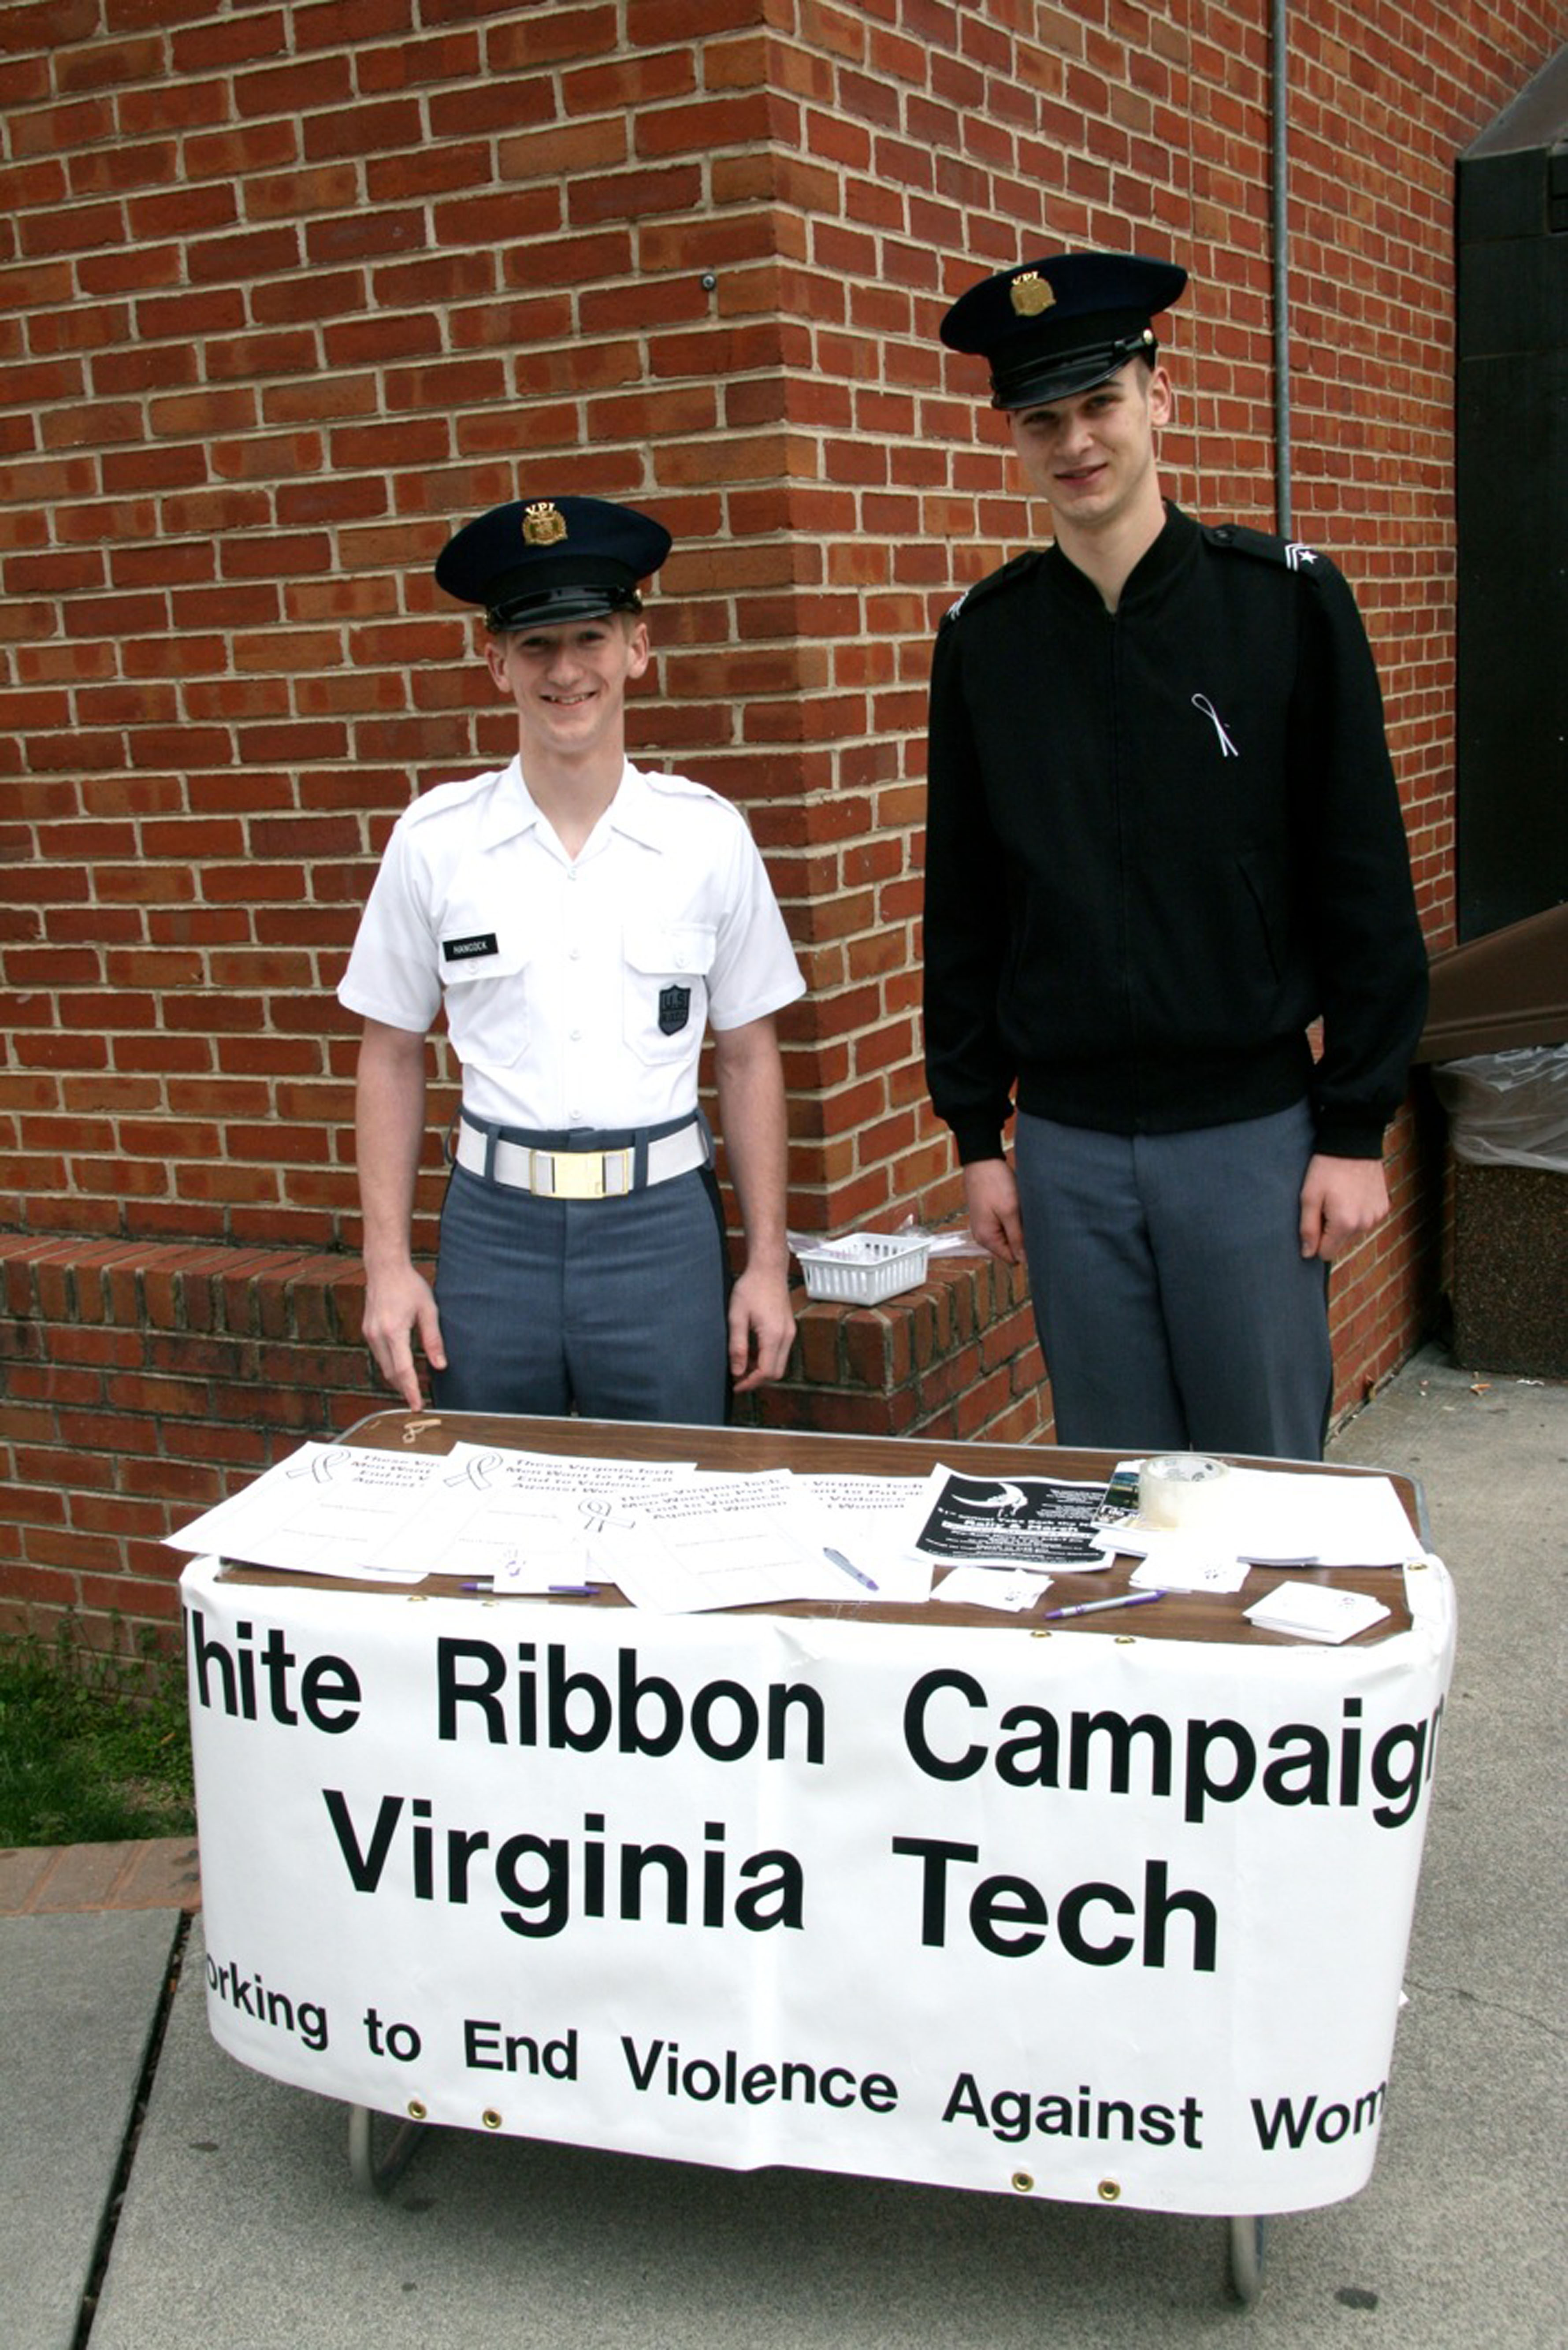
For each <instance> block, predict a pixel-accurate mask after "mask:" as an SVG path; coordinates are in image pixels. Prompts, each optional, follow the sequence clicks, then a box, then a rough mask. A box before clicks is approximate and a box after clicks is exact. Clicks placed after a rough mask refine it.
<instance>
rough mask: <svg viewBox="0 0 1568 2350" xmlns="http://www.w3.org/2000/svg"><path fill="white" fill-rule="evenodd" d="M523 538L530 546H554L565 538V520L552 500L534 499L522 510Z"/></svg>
mask: <svg viewBox="0 0 1568 2350" xmlns="http://www.w3.org/2000/svg"><path fill="white" fill-rule="evenodd" d="M523 536H524V538H525V539H526V540H527V542H528V544H529V546H558V545H559V543H560V541H561V540H562V539H563V538H565V537H566V516H565V515H564V514H563V513H562V512H561V509H560V507H559V506H558V505H556V503H555V501H554V499H552V498H535V501H534V504H532V505H531V506H524V509H523Z"/></svg>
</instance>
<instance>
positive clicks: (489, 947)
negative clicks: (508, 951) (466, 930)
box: [441, 931, 499, 962]
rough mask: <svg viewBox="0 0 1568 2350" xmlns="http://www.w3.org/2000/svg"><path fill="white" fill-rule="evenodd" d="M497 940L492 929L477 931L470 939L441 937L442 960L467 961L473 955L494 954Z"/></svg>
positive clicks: (497, 943)
mask: <svg viewBox="0 0 1568 2350" xmlns="http://www.w3.org/2000/svg"><path fill="white" fill-rule="evenodd" d="M498 945H499V941H497V939H496V936H495V933H494V931H475V933H474V935H473V937H472V938H471V939H442V941H441V961H442V962H469V961H470V960H471V958H472V956H474V955H487V954H494V953H495V952H496V951H497V949H498Z"/></svg>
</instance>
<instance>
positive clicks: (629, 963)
mask: <svg viewBox="0 0 1568 2350" xmlns="http://www.w3.org/2000/svg"><path fill="white" fill-rule="evenodd" d="M623 944H624V954H625V962H626V997H625V1016H626V1041H627V1044H628V1045H629V1046H630V1048H631V1050H632V1051H633V1052H634V1053H635V1054H636V1055H637V1056H638V1058H639V1060H641V1061H647V1062H649V1063H658V1062H660V1061H680V1060H683V1059H685V1058H686V1057H687V1056H688V1055H691V1057H693V1058H694V1057H695V1056H696V1054H697V1051H698V1048H699V1047H700V1046H701V1042H702V1034H703V1031H704V1029H705V1028H706V1027H707V1024H708V973H709V972H711V969H712V968H713V956H714V952H715V950H716V948H717V944H718V932H717V931H716V930H715V929H714V927H713V925H712V924H711V922H658V923H656V922H641V923H632V924H629V925H628V928H627V931H626V934H625V939H624V941H623Z"/></svg>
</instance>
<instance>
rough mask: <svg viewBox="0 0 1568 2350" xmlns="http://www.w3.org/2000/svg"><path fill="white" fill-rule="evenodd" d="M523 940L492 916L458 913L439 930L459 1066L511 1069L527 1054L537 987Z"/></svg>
mask: <svg viewBox="0 0 1568 2350" xmlns="http://www.w3.org/2000/svg"><path fill="white" fill-rule="evenodd" d="M530 962H531V954H530V951H529V948H528V946H527V943H526V941H524V940H522V939H520V938H519V937H518V936H517V934H516V930H515V925H514V926H513V928H512V930H511V931H510V934H509V932H508V926H507V924H506V923H505V921H504V920H497V919H496V917H495V915H494V914H493V912H490V913H486V912H483V911H473V910H469V909H465V910H462V912H461V913H460V914H458V915H456V916H453V917H452V918H450V919H449V920H447V921H446V923H445V924H444V925H443V928H442V931H441V985H442V987H443V988H444V990H445V992H446V1024H447V1033H448V1035H450V1036H451V1038H452V1045H453V1046H454V1048H455V1049H456V1052H457V1055H458V1058H459V1060H461V1061H475V1062H479V1063H482V1064H483V1065H484V1066H488V1067H490V1068H503V1069H506V1068H511V1067H512V1066H514V1064H515V1063H516V1062H518V1061H520V1060H521V1059H522V1058H523V1055H524V1053H525V1052H526V1051H527V1050H528V1045H529V1041H530V1036H531V1033H532V1029H533V1025H534V1018H535V1014H536V1011H537V1006H536V1004H535V1003H534V1001H533V997H534V993H535V989H536V987H537V984H538V979H537V974H536V973H535V972H532V971H531V970H530Z"/></svg>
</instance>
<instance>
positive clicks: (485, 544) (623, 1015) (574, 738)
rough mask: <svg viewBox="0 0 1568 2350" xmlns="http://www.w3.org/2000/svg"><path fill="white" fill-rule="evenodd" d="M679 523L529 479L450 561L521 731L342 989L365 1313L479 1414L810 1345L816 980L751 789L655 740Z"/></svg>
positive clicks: (393, 896)
mask: <svg viewBox="0 0 1568 2350" xmlns="http://www.w3.org/2000/svg"><path fill="white" fill-rule="evenodd" d="M669 549H670V535H669V533H668V532H667V531H666V530H665V529H664V528H663V526H662V525H660V524H659V523H657V522H654V521H653V520H651V519H650V518H649V516H647V515H640V514H637V513H635V512H634V511H633V510H632V509H631V508H629V507H627V506H620V505H612V504H608V503H607V502H606V501H604V500H601V499H597V498H581V497H560V498H553V499H535V500H533V501H524V500H518V501H516V502H514V504H509V505H504V506H498V507H496V508H494V509H493V510H492V511H491V512H490V513H488V514H485V515H481V516H480V517H479V518H478V520H477V521H474V522H472V523H470V524H468V525H466V527H465V528H464V529H462V530H461V531H459V532H458V534H457V535H456V536H455V537H454V538H452V540H450V541H449V542H448V544H447V546H445V548H443V550H442V552H441V556H440V558H439V560H438V562H437V564H436V578H437V580H438V581H439V582H440V584H441V586H442V587H444V588H446V589H447V590H448V591H449V592H450V593H451V594H452V595H454V596H457V597H459V598H462V599H463V600H465V601H468V602H472V603H476V604H479V605H482V606H483V608H484V612H485V619H486V623H487V626H488V628H489V630H490V637H489V641H488V644H487V647H486V655H487V660H488V664H489V669H490V673H491V676H492V678H493V681H494V685H495V687H496V689H497V691H499V692H500V693H502V694H503V695H504V697H505V698H506V699H508V700H509V701H511V702H513V704H514V707H515V709H516V712H517V721H518V752H517V756H516V757H515V758H514V760H513V761H512V763H511V764H510V765H509V766H506V767H504V768H501V769H498V770H496V771H495V772H493V773H491V774H487V775H476V776H473V777H472V778H471V779H469V780H468V781H466V782H462V783H451V784H441V785H437V786H436V787H435V788H434V789H433V790H431V791H430V792H428V793H426V794H425V795H423V796H422V797H421V799H420V800H418V801H417V802H416V803H415V804H414V806H412V807H410V808H409V809H408V810H407V812H406V813H405V814H404V815H403V816H402V817H401V818H400V821H399V823H398V825H397V827H396V828H395V830H394V832H393V834H392V837H391V838H390V840H389V843H388V845H387V850H386V855H385V857H384V858H383V860H382V864H381V868H380V871H379V874H378V876H377V879H376V883H375V886H374V888H373V889H372V891H371V893H370V898H369V903H368V905H367V907H366V910H365V914H364V918H363V920H362V921H361V924H360V928H359V932H358V938H357V940H356V941H355V945H354V951H353V953H352V956H351V957H350V960H349V963H348V971H347V972H346V973H345V975H344V978H343V982H342V984H341V986H340V987H339V989H338V991H337V993H338V997H339V1000H340V1001H341V1002H342V1003H344V1004H346V1005H347V1006H348V1009H349V1010H350V1011H353V1012H357V1013H358V1014H361V1015H362V1016H363V1018H364V1022H365V1030H364V1038H363V1042H362V1044H361V1045H360V1051H359V1072H358V1122H357V1138H358V1173H359V1191H360V1201H361V1204H362V1207H363V1210H364V1221H365V1243H364V1245H365V1272H366V1297H365V1337H366V1342H367V1344H368V1345H369V1348H370V1351H371V1353H372V1355H373V1356H374V1357H375V1359H376V1362H377V1364H378V1366H379V1368H380V1370H381V1372H382V1373H383V1375H384V1376H385V1378H387V1379H388V1380H389V1382H390V1384H391V1385H392V1386H393V1387H394V1388H396V1389H397V1390H398V1392H399V1393H400V1395H401V1397H402V1398H403V1400H404V1402H405V1403H406V1404H407V1405H408V1406H409V1408H410V1410H413V1409H418V1408H419V1405H420V1402H421V1389H420V1377H419V1372H418V1369H417V1367H416V1364H415V1359H414V1346H415V1344H416V1343H417V1345H418V1346H419V1347H420V1348H421V1349H422V1351H423V1353H424V1356H425V1357H426V1359H427V1361H428V1362H429V1364H430V1367H431V1386H432V1391H433V1397H434V1400H435V1402H436V1403H437V1404H438V1405H440V1406H443V1407H444V1408H446V1409H449V1410H454V1411H461V1410H470V1411H515V1412H535V1413H556V1414H558V1413H564V1412H567V1411H572V1410H576V1411H577V1412H580V1413H581V1414H582V1415H583V1416H584V1417H586V1418H593V1419H668V1420H681V1421H689V1422H695V1423H699V1424H706V1425H711V1424H715V1423H717V1422H719V1421H722V1419H723V1418H724V1417H725V1412H726V1409H727V1403H728V1395H729V1392H730V1391H731V1390H733V1391H734V1392H736V1393H742V1392H744V1391H745V1390H747V1389H749V1388H755V1387H757V1386H760V1385H761V1384H762V1383H763V1381H764V1380H767V1379H772V1378H778V1377H779V1376H780V1375H781V1373H782V1372H783V1370H784V1365H785V1362H786V1360H787V1358H788V1356H789V1350H790V1346H791V1343H792V1341H793V1338H794V1312H793V1309H792V1306H791V1305H790V1298H789V1258H788V1246H787V1243H786V1240H785V1236H784V1155H785V1108H784V1076H783V1068H782V1064H781V1062H780V1057H779V1050H778V1043H777V1038H776V1035H775V1033H774V1014H775V1013H777V1012H778V1011H779V1010H780V1009H781V1008H782V1007H783V1006H784V1004H786V1003H793V1002H794V1000H795V999H796V998H797V997H798V996H799V995H801V994H802V993H804V992H805V983H804V981H803V980H802V978H801V976H800V972H799V971H798V969H797V967H796V964H795V960H794V953H793V951H792V950H791V948H790V944H789V940H788V937H787V935H786V933H785V931H784V922H783V920H782V918H781V916H780V914H779V910H778V907H777V904H776V902H775V900H774V895H773V891H772V889H771V888H770V886H769V883H768V879H767V876H766V874H765V873H764V871H763V865H762V860H761V858H759V856H758V854H757V851H756V848H755V847H754V845H753V841H752V837H751V835H750V833H749V832H748V830H747V828H746V826H745V824H744V821H743V820H742V817H741V816H740V815H739V813H738V812H737V811H736V810H735V809H734V808H733V807H732V806H730V804H729V803H728V802H727V801H725V800H722V799H721V798H719V797H718V795H716V794H714V793H712V792H711V791H709V790H707V789H706V788H705V787H704V786H703V785H701V784H695V783H691V782H689V781H688V780H687V779H686V778H685V777H683V776H680V775H653V774H648V773H645V772H642V771H640V770H639V769H638V768H636V767H634V766H632V765H631V764H629V762H628V759H627V757H626V752H625V697H626V690H627V687H628V683H629V682H630V681H633V680H634V679H636V678H639V677H641V676H642V675H643V673H644V671H646V670H647V668H648V664H649V639H648V629H647V624H646V622H645V621H644V619H642V617H641V611H642V608H641V600H640V598H639V592H638V590H639V582H640V581H641V580H643V579H645V578H647V577H649V575H650V574H651V573H652V572H654V571H657V570H658V568H659V566H660V564H661V563H662V562H663V560H664V558H665V556H666V555H667V554H668V553H669ZM443 999H444V1003H445V1011H446V1023H447V1029H448V1033H449V1035H451V1038H452V1045H453V1048H454V1050H455V1051H456V1053H457V1055H458V1058H459V1060H460V1061H461V1062H462V1112H461V1116H460V1118H459V1121H458V1125H457V1130H456V1131H457V1139H456V1143H455V1148H454V1152H453V1158H454V1165H453V1168H452V1177H451V1180H450V1183H449V1186H448V1191H447V1196H446V1201H445V1204H444V1206H443V1209H442V1212H441V1246H440V1256H439V1260H438V1269H437V1274H436V1282H435V1287H434V1290H433V1292H432V1290H431V1287H430V1285H429V1284H427V1282H426V1281H425V1280H424V1278H423V1276H422V1274H421V1273H420V1272H419V1271H418V1269H417V1267H416V1266H415V1264H414V1263H413V1259H412V1254H411V1241H410V1222H411V1216H412V1209H413V1198H414V1181H415V1175H416V1171H417V1168H418V1163H419V1155H420V1149H421V1139H422V1136H423V1133H424V1126H425V1037H426V1034H427V1032H428V1030H429V1029H430V1027H431V1023H432V1022H433V1020H434V1018H435V1016H436V1014H437V1012H438V1011H439V1010H440V1009H441V1004H442V1001H443ZM709 1028H711V1031H712V1034H713V1046H714V1050H713V1075H714V1081H715V1087H716V1090H717V1095H718V1105H719V1118H720V1124H721V1127H722V1131H723V1135H724V1139H725V1145H726V1149H727V1151H728V1156H729V1164H730V1171H731V1175H732V1180H733V1184H734V1189H735V1194H736V1199H737V1201H738V1203H739V1207H740V1211H741V1219H742V1227H743V1232H744V1249H745V1261H744V1264H743V1267H742V1271H741V1272H740V1274H739V1275H738V1277H737V1278H736V1279H735V1281H734V1283H733V1286H731V1284H730V1278H729V1269H728V1265H727V1262H726V1253H725V1246H724V1233H723V1223H722V1211H721V1207H720V1201H719V1193H718V1187H717V1183H716V1181H715V1180H714V1176H713V1172H712V1168H711V1156H712V1153H711V1138H710V1136H709V1133H708V1129H707V1126H706V1123H705V1121H704V1120H703V1118H702V1117H701V1113H700V1111H699V1109H698V1105H697V1066H698V1056H699V1054H700V1052H701V1046H702V1041H703V1035H704V1032H705V1030H706V1029H709Z"/></svg>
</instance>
